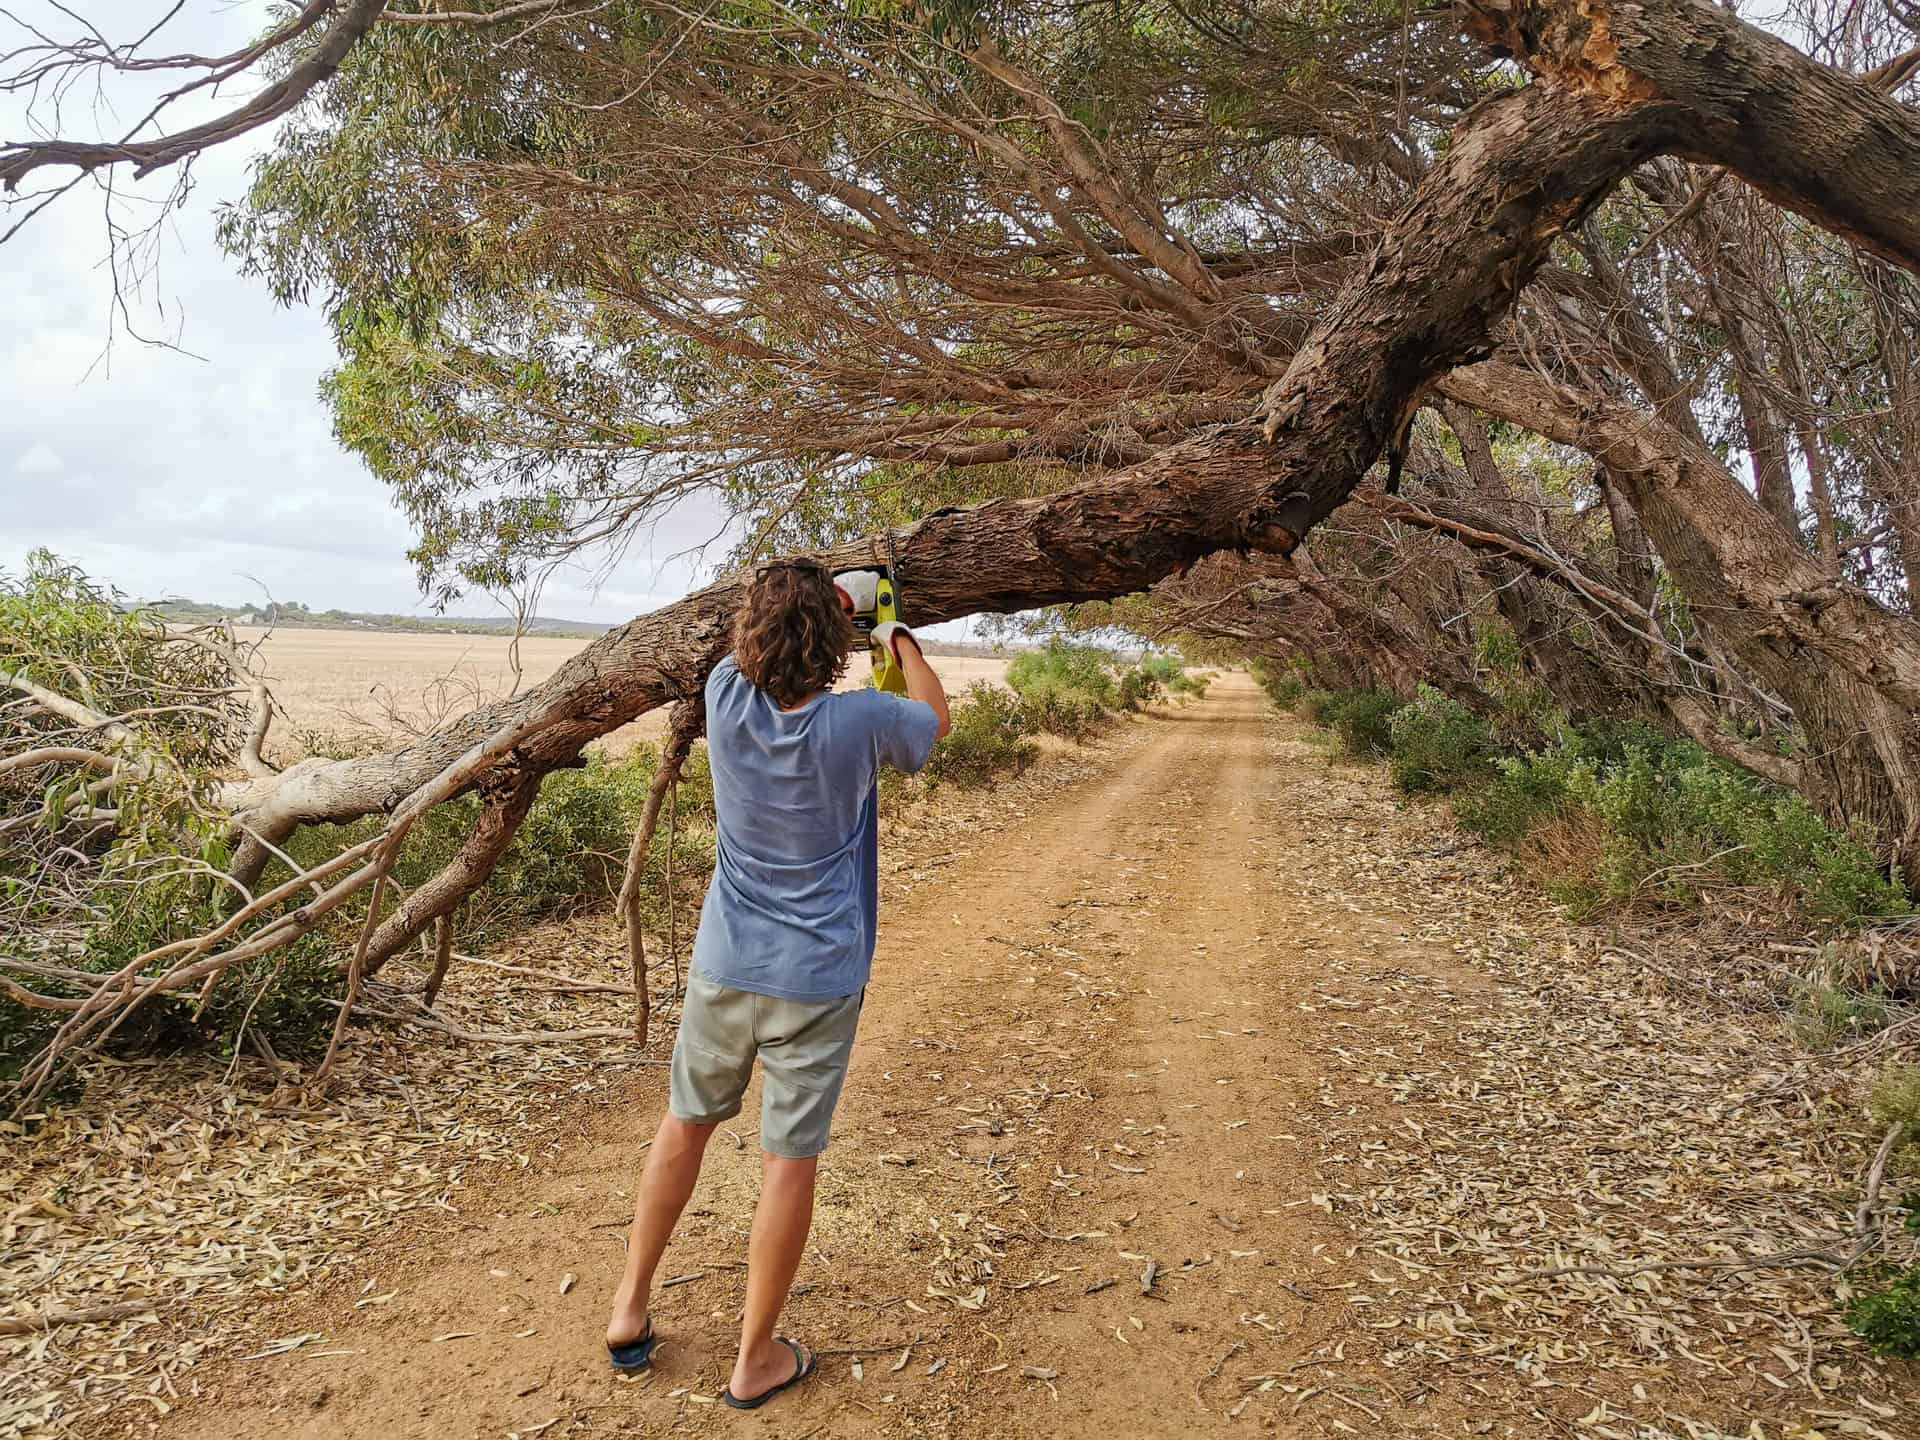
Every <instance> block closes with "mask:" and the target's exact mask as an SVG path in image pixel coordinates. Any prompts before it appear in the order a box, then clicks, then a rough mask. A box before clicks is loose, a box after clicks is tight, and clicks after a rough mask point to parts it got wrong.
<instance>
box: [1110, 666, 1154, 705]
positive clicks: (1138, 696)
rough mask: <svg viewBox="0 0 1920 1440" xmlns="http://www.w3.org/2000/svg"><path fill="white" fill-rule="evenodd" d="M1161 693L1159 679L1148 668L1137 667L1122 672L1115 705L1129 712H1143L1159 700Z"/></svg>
mask: <svg viewBox="0 0 1920 1440" xmlns="http://www.w3.org/2000/svg"><path fill="white" fill-rule="evenodd" d="M1161 692H1162V686H1161V683H1160V680H1159V678H1158V677H1157V676H1155V675H1154V674H1153V673H1152V672H1151V671H1149V670H1148V669H1147V667H1146V666H1144V665H1137V666H1134V667H1133V668H1132V669H1129V670H1122V671H1121V672H1120V685H1119V689H1118V690H1117V691H1116V697H1117V698H1116V702H1115V703H1117V704H1118V705H1119V707H1120V708H1121V709H1122V710H1125V711H1128V712H1132V711H1135V710H1141V709H1144V708H1145V707H1147V706H1148V705H1151V704H1153V702H1154V701H1156V700H1158V699H1159V698H1160V695H1161Z"/></svg>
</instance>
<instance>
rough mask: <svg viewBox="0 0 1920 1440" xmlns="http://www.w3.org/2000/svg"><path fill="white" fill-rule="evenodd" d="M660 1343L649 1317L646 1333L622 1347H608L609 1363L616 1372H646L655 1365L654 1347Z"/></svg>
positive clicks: (651, 1318) (651, 1319)
mask: <svg viewBox="0 0 1920 1440" xmlns="http://www.w3.org/2000/svg"><path fill="white" fill-rule="evenodd" d="M659 1343H660V1337H659V1336H657V1335H655V1334H654V1333H653V1317H652V1316H651V1315H649V1316H648V1317H647V1328H646V1330H645V1332H644V1333H642V1334H640V1335H638V1336H636V1337H635V1338H633V1339H632V1340H628V1341H627V1342H625V1343H624V1344H621V1345H609V1346H607V1361H608V1363H609V1364H611V1365H612V1366H613V1368H614V1369H616V1370H622V1371H626V1372H627V1373H629V1374H631V1373H632V1372H633V1371H635V1370H645V1369H646V1368H647V1367H648V1366H649V1365H651V1364H653V1347H654V1346H655V1345H657V1344H659Z"/></svg>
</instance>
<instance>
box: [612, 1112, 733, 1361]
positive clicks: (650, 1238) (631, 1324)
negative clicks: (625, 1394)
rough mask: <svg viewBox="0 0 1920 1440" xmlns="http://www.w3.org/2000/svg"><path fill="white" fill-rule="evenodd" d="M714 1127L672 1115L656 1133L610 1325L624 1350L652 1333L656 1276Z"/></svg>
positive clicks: (616, 1342) (614, 1341) (635, 1202)
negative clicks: (649, 1326)
mask: <svg viewBox="0 0 1920 1440" xmlns="http://www.w3.org/2000/svg"><path fill="white" fill-rule="evenodd" d="M714 1128H715V1127H714V1126H712V1125H692V1124H689V1123H688V1122H687V1121H685V1120H679V1119H675V1118H674V1116H673V1115H672V1114H667V1115H665V1116H663V1117H662V1118H661V1121H660V1128H659V1129H658V1130H657V1131H655V1132H654V1136H653V1147H652V1148H651V1149H650V1150H649V1151H648V1152H647V1164H646V1168H645V1169H644V1170H642V1171H641V1172H640V1188H639V1192H638V1193H637V1194H636V1195H635V1196H634V1197H633V1229H632V1230H630V1231H629V1232H628V1233H627V1268H626V1273H625V1274H623V1275H622V1276H621V1277H620V1284H619V1287H618V1288H617V1289H615V1291H614V1292H613V1318H612V1319H610V1320H608V1321H607V1343H608V1344H609V1345H624V1344H626V1343H627V1342H629V1341H632V1340H637V1339H639V1338H640V1336H641V1335H643V1334H645V1333H646V1328H647V1302H648V1300H649V1298H650V1297H651V1296H652V1294H653V1272H654V1270H655V1269H656V1268H658V1266H659V1264H660V1256H661V1253H662V1252H663V1251H665V1250H666V1248H667V1241H668V1239H669V1238H670V1237H671V1236H672V1235H673V1227H674V1225H675V1224H677V1223H678V1222H679V1219H680V1212H681V1211H682V1210H684V1209H686V1208H687V1197H688V1196H689V1195H691V1194H693V1182H694V1181H696V1180H698V1179H699V1178H700V1161H701V1159H702V1158H703V1157H704V1156H705V1155H706V1153H707V1141H708V1140H710V1139H711V1138H712V1137H713V1132H714Z"/></svg>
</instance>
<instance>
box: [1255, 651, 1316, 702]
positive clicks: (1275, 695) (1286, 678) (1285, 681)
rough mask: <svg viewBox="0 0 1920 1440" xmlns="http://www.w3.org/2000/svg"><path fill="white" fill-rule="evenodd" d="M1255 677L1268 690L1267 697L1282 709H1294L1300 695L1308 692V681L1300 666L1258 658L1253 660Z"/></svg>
mask: <svg viewBox="0 0 1920 1440" xmlns="http://www.w3.org/2000/svg"><path fill="white" fill-rule="evenodd" d="M1253 678H1254V679H1255V680H1256V681H1257V682H1259V685H1260V688H1261V689H1262V690H1264V691H1266V692H1267V698H1268V699H1269V700H1271V701H1272V702H1273V703H1274V704H1275V705H1276V706H1278V707H1279V708H1280V709H1282V710H1292V709H1294V708H1296V707H1297V706H1298V705H1299V703H1300V697H1301V696H1302V695H1304V694H1305V693H1306V690H1307V681H1306V677H1305V676H1304V675H1302V674H1301V673H1300V671H1299V669H1298V667H1296V666H1293V665H1276V664H1275V663H1274V662H1273V661H1271V660H1266V659H1258V660H1255V661H1254V662H1253Z"/></svg>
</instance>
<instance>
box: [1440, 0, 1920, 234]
mask: <svg viewBox="0 0 1920 1440" xmlns="http://www.w3.org/2000/svg"><path fill="white" fill-rule="evenodd" d="M1462 6H1463V8H1464V10H1465V12H1466V16H1467V28H1468V29H1469V30H1470V31H1472V32H1473V34H1474V35H1475V36H1476V37H1477V38H1479V39H1480V40H1482V41H1484V42H1485V43H1487V44H1488V45H1489V46H1491V47H1492V48H1493V49H1494V50H1495V51H1496V52H1497V53H1501V54H1507V55H1512V56H1514V57H1516V58H1518V59H1520V60H1522V61H1524V62H1525V63H1526V64H1527V65H1528V66H1529V67H1530V68H1531V69H1532V70H1533V72H1534V73H1535V74H1536V75H1539V76H1540V77H1541V78H1542V79H1543V80H1550V81H1553V82H1555V83H1558V84H1562V85H1565V86H1567V87H1568V88H1569V89H1571V90H1575V91H1578V92H1580V93H1583V94H1586V95H1591V96H1595V97H1601V98H1605V99H1607V100H1609V101H1611V102H1612V103H1615V104H1629V105H1630V104H1635V103H1640V102H1653V101H1664V102H1667V103H1669V104H1672V105H1675V106H1677V107H1679V108H1681V109H1683V110H1684V111H1685V112H1686V117H1687V123H1686V125H1685V126H1684V127H1683V128H1682V129H1681V130H1680V131H1679V132H1678V133H1677V135H1676V143H1675V145H1674V146H1673V147H1672V151H1673V153H1675V154H1679V155H1683V156H1685V157H1686V158H1688V159H1690V160H1696V161H1699V162H1701V163H1703V164H1714V165H1724V166H1726V167H1727V168H1728V169H1729V170H1731V171H1733V173H1734V174H1736V175H1738V176H1739V177H1740V178H1741V179H1743V180H1745V181H1746V182H1747V183H1748V184H1749V185H1751V186H1753V187H1754V188H1755V189H1756V190H1759V191H1762V192H1763V193H1765V194H1766V195H1767V196H1769V197H1770V198H1772V199H1773V200H1775V201H1777V202H1778V203H1780V204H1782V205H1784V206H1786V207H1787V208H1788V209H1790V210H1796V211H1798V212H1799V213H1800V214H1802V215H1805V216H1806V217H1807V218H1808V219H1809V220H1812V221H1813V222H1814V223H1815V224H1817V225H1821V226H1824V227H1825V228H1826V229H1828V230H1832V231H1834V232H1835V233H1836V234H1839V235H1843V236H1845V237H1847V238H1848V239H1850V240H1853V241H1855V242H1856V243H1858V244H1860V245H1862V246H1864V247H1865V248H1867V249H1869V250H1872V251H1874V252H1875V253H1876V254H1879V255H1882V256H1884V257H1885V258H1886V259H1888V260H1891V261H1892V262H1893V263H1895V264H1896V265H1901V266H1904V267H1905V268H1907V269H1908V270H1914V271H1920V114H1916V113H1915V112H1914V111H1912V110H1910V109H1908V108H1907V107H1906V106H1904V105H1901V104H1900V103H1898V102H1897V101H1895V100H1892V99H1889V98H1888V97H1887V96H1886V95H1884V94H1882V93H1881V92H1880V90H1879V88H1878V86H1877V85H1876V84H1875V82H1874V80H1872V79H1867V78H1863V77H1857V76H1852V75H1844V74H1842V73H1841V72H1839V71H1837V70H1830V69H1828V68H1827V67H1826V66H1824V65H1818V64H1815V63H1814V62H1813V61H1811V60H1809V59H1808V58H1807V57H1806V56H1805V55H1802V54H1801V53H1800V52H1799V51H1798V50H1795V49H1794V48H1793V47H1792V46H1791V45H1789V44H1787V42H1786V41H1784V40H1782V39H1780V38H1779V37H1777V36H1774V35H1770V34H1768V33H1767V32H1766V31H1764V30H1760V29H1756V28H1755V27H1754V26H1752V25H1747V24H1745V23H1743V22H1742V21H1741V20H1740V19H1739V18H1738V16H1736V15H1735V13H1734V12H1733V11H1732V10H1729V9H1725V8H1723V7H1721V6H1718V5H1714V4H1710V3H1708V0H1633V3H1631V4H1625V3H1611V0H1462ZM1875 78H1878V77H1875Z"/></svg>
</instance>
